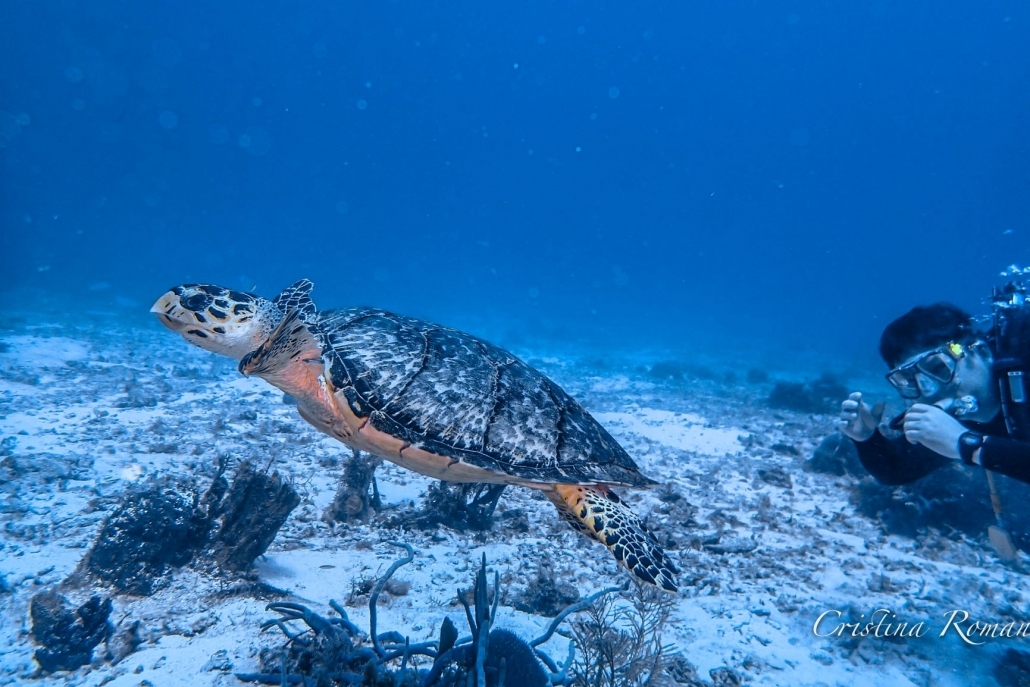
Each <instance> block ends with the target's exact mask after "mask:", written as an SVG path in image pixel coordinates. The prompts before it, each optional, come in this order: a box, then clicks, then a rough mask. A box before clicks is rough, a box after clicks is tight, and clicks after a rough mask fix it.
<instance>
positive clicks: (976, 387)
mask: <svg viewBox="0 0 1030 687" xmlns="http://www.w3.org/2000/svg"><path fill="white" fill-rule="evenodd" d="M964 348H965V351H964V354H963V355H961V356H960V357H959V358H958V359H956V360H954V361H952V363H951V364H952V365H953V366H954V371H953V373H952V375H951V378H950V379H948V380H946V381H945V379H944V378H945V377H946V375H945V374H943V373H942V374H937V375H933V374H927V373H924V372H922V371H918V372H916V373H915V375H914V381H915V383H916V386H917V388H918V389H919V392H920V393H919V396H918V397H917V398H907V399H905V400H906V401H907V402H908V405H910V406H911V405H913V404H916V403H925V404H928V405H936V406H938V407H940V408H942V409H943V410H945V411H946V412H949V413H951V412H953V410H955V409H956V402H957V400H958V399H960V398H964V397H967V396H972V397H974V398H975V399H976V400H977V403H978V406H979V409H978V410H977V411H974V412H972V413H969V414H968V415H965V416H963V417H964V418H967V419H970V420H976V421H986V420H989V419H990V418H991V417H993V416H994V414H995V413H996V412H997V401H996V400H995V399H996V398H997V394H996V392H995V389H994V384H993V377H992V374H991V354H990V350H989V349H988V348H987V347H986V346H982V345H981V346H974V347H972V348H970V347H964ZM927 353H930V352H924V353H920V354H918V355H915V356H912V357H911V358H909V360H908V361H906V363H909V362H911V361H916V360H920V359H921V358H923V357H924V356H926V355H927ZM931 370H932V368H931Z"/></svg>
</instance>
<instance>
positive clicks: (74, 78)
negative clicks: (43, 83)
mask: <svg viewBox="0 0 1030 687" xmlns="http://www.w3.org/2000/svg"><path fill="white" fill-rule="evenodd" d="M83 76H85V75H84V74H83V73H82V70H81V69H79V68H78V67H68V69H66V70H65V71H64V78H66V79H67V80H68V81H70V82H71V83H79V82H80V81H82V78H83Z"/></svg>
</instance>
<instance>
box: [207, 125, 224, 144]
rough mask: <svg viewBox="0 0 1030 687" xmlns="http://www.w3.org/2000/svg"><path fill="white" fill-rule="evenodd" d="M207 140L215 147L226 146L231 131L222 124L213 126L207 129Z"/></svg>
mask: <svg viewBox="0 0 1030 687" xmlns="http://www.w3.org/2000/svg"><path fill="white" fill-rule="evenodd" d="M207 138H208V140H209V141H211V142H212V143H214V144H215V145H224V144H225V143H228V142H229V130H228V129H226V128H225V127H224V126H222V125H221V124H212V125H211V126H209V127H208V128H207Z"/></svg>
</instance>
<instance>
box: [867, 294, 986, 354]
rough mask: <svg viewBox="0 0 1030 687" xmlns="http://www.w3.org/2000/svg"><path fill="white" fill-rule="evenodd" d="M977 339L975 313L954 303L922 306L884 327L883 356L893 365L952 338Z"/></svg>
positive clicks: (881, 346) (881, 341)
mask: <svg viewBox="0 0 1030 687" xmlns="http://www.w3.org/2000/svg"><path fill="white" fill-rule="evenodd" d="M976 338H977V337H976V333H975V332H974V331H973V316H972V315H970V314H969V313H967V312H966V311H965V310H963V309H962V308H960V307H958V306H956V305H952V304H951V303H934V304H933V305H918V306H916V307H914V308H912V309H911V310H909V311H908V312H907V313H905V314H904V315H902V316H901V317H899V318H898V319H896V320H894V321H893V322H891V323H890V324H888V325H887V327H886V328H885V329H884V330H883V334H882V335H881V336H880V357H881V358H883V360H884V362H885V363H887V367H891V368H893V367H897V366H898V365H899V364H901V363H902V362H904V361H905V360H906V359H908V358H910V357H912V356H913V355H916V354H917V353H921V352H923V351H928V350H930V349H933V348H936V347H937V346H943V345H944V344H946V343H949V342H952V341H954V342H955V343H961V344H966V343H971V342H972V341H974V340H975V339H976Z"/></svg>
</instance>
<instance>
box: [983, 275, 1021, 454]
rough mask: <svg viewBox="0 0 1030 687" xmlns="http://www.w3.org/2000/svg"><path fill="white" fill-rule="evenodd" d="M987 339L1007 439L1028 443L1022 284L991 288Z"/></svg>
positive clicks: (1019, 282) (1008, 284)
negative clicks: (989, 342)
mask: <svg viewBox="0 0 1030 687" xmlns="http://www.w3.org/2000/svg"><path fill="white" fill-rule="evenodd" d="M991 310H993V315H992V317H991V330H990V339H991V343H992V344H993V346H992V348H993V349H994V361H993V363H992V364H991V370H992V372H993V373H994V378H995V379H996V380H997V381H998V395H999V399H1000V400H1001V408H1002V414H1003V415H1004V417H1005V425H1006V428H1007V429H1008V432H1009V435H1010V436H1011V437H1012V438H1013V439H1017V440H1020V441H1030V379H1028V375H1027V362H1028V361H1027V355H1028V353H1030V302H1028V300H1027V297H1026V286H1025V285H1024V284H1023V282H1022V281H1011V282H1009V283H1007V284H1005V285H1004V286H1002V287H1000V288H999V287H994V289H993V292H992V294H991Z"/></svg>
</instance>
